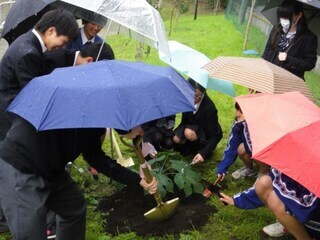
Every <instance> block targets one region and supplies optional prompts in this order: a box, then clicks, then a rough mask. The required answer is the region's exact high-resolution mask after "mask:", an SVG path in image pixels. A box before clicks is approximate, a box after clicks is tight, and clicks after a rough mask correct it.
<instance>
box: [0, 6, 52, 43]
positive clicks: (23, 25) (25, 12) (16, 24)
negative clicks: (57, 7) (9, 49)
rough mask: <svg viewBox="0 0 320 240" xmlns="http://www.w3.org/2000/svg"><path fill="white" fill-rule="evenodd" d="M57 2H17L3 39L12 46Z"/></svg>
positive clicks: (10, 15)
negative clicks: (51, 4)
mask: <svg viewBox="0 0 320 240" xmlns="http://www.w3.org/2000/svg"><path fill="white" fill-rule="evenodd" d="M54 1H55V0H32V1H29V0H16V1H15V2H14V3H13V5H12V7H11V8H10V10H9V12H8V15H7V17H6V20H5V23H4V26H3V29H2V31H1V38H4V39H6V40H7V42H8V43H9V44H11V43H12V42H13V41H14V40H15V39H16V38H17V37H19V36H20V35H21V34H23V33H25V32H27V31H28V30H29V29H31V28H32V27H33V26H34V25H35V24H36V23H37V21H38V20H39V19H40V18H41V17H42V15H43V14H44V13H46V12H47V11H48V10H50V9H52V8H53V7H51V6H50V5H49V4H50V3H52V2H54Z"/></svg>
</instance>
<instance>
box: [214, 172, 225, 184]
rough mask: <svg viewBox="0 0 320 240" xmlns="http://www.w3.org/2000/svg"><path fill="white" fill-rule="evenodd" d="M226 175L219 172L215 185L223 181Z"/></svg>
mask: <svg viewBox="0 0 320 240" xmlns="http://www.w3.org/2000/svg"><path fill="white" fill-rule="evenodd" d="M225 177H226V174H225V173H218V177H217V179H216V181H215V182H214V185H216V184H217V183H219V182H222V181H223V180H224V178H225Z"/></svg>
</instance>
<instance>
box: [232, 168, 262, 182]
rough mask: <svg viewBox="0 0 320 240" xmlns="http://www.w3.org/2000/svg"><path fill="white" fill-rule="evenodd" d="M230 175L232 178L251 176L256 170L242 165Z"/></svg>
mask: <svg viewBox="0 0 320 240" xmlns="http://www.w3.org/2000/svg"><path fill="white" fill-rule="evenodd" d="M231 175H232V177H233V178H234V179H239V178H245V177H252V176H254V175H256V171H255V170H254V169H251V168H247V167H242V168H239V169H238V170H237V171H235V172H233V173H232V174H231Z"/></svg>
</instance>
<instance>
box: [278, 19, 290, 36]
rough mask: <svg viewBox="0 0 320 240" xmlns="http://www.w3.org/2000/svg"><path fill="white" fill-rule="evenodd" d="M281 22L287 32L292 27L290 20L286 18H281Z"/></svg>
mask: <svg viewBox="0 0 320 240" xmlns="http://www.w3.org/2000/svg"><path fill="white" fill-rule="evenodd" d="M280 24H281V26H282V30H283V32H285V33H287V32H288V31H289V27H290V20H289V19H286V18H280Z"/></svg>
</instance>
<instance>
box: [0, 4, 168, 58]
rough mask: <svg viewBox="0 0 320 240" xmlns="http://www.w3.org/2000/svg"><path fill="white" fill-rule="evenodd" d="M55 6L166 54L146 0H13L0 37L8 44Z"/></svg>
mask: <svg viewBox="0 0 320 240" xmlns="http://www.w3.org/2000/svg"><path fill="white" fill-rule="evenodd" d="M56 7H61V8H64V9H67V10H69V11H70V12H72V13H73V14H74V15H75V16H76V17H77V18H81V19H86V20H88V21H91V22H94V23H97V24H100V25H103V26H104V25H106V24H107V28H108V32H109V33H116V34H126V35H127V36H129V37H132V38H135V39H136V40H138V41H140V42H142V43H145V44H147V45H149V46H152V47H156V48H157V49H158V50H159V51H161V52H162V53H164V54H166V55H168V56H169V47H168V41H167V37H166V33H165V29H164V25H163V21H162V18H161V16H160V14H159V12H158V11H157V10H156V9H154V8H153V7H152V6H151V5H150V4H149V3H148V2H146V1H145V0H108V1H106V0H16V2H15V4H14V5H13V6H12V8H11V9H10V11H9V13H8V15H7V18H6V21H5V24H4V28H3V31H2V32H1V37H3V38H5V39H6V40H7V41H8V43H9V44H10V43H11V42H13V41H14V39H16V38H17V37H18V36H20V35H21V34H23V33H25V32H27V31H28V30H29V29H31V28H33V27H34V24H35V23H36V22H37V21H38V20H39V19H40V17H41V16H42V15H43V14H44V13H45V12H46V11H48V10H50V9H52V8H56Z"/></svg>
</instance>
